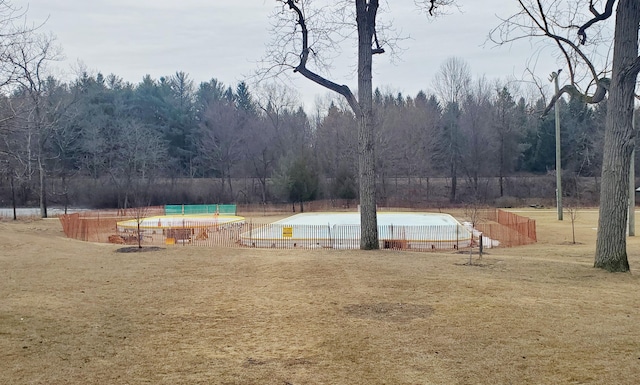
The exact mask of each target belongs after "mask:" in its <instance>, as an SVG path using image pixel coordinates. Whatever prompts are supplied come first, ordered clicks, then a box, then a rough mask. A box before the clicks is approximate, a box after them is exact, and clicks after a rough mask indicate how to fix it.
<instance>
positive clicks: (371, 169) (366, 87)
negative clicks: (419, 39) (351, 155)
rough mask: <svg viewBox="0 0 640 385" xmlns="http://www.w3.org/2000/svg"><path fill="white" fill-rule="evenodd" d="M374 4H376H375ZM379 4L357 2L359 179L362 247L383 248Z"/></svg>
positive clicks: (365, 248)
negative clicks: (376, 102) (377, 106)
mask: <svg viewBox="0 0 640 385" xmlns="http://www.w3.org/2000/svg"><path fill="white" fill-rule="evenodd" d="M372 3H374V2H372ZM375 3H376V4H369V7H367V2H366V1H364V0H358V1H356V12H357V14H356V21H357V23H358V103H359V104H360V116H359V119H358V140H359V142H358V155H359V156H358V158H359V177H360V178H359V180H360V226H361V231H360V248H361V249H362V250H372V249H378V248H380V245H379V242H378V218H377V213H376V173H375V153H374V142H373V90H372V89H373V86H372V82H371V67H372V56H373V53H372V48H371V44H372V37H373V31H374V28H375V14H376V13H375V11H376V10H375V9H371V7H376V8H377V2H375Z"/></svg>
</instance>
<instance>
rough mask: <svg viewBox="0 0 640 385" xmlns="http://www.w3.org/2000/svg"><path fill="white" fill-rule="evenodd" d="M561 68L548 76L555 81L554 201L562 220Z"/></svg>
mask: <svg viewBox="0 0 640 385" xmlns="http://www.w3.org/2000/svg"><path fill="white" fill-rule="evenodd" d="M561 71H562V69H559V70H558V72H555V71H554V72H552V73H551V76H550V77H549V81H550V82H555V86H556V96H557V99H556V105H555V107H554V109H555V110H556V202H557V204H558V220H559V221H561V220H562V164H561V162H562V158H561V156H560V95H558V94H559V93H560V86H559V85H558V75H560V72H561Z"/></svg>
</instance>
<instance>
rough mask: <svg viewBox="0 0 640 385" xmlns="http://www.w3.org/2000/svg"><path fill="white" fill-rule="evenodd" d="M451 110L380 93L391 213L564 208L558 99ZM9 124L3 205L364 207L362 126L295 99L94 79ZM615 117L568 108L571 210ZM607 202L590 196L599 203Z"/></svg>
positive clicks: (179, 78) (19, 110)
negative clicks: (558, 194)
mask: <svg viewBox="0 0 640 385" xmlns="http://www.w3.org/2000/svg"><path fill="white" fill-rule="evenodd" d="M455 61H457V62H458V64H460V63H462V64H464V63H463V62H462V61H461V60H460V59H456V60H455ZM441 71H446V67H445V66H443V68H442V69H441ZM451 99H452V100H449V101H446V99H445V97H443V95H442V94H441V95H437V94H435V93H430V94H428V93H426V92H419V93H418V94H417V95H414V96H405V95H402V94H389V93H383V92H381V91H380V90H376V91H375V94H374V104H375V111H376V131H375V135H376V161H377V165H376V166H377V172H378V176H377V177H378V178H377V179H378V189H379V195H380V198H381V201H382V202H384V201H387V200H392V201H394V202H396V201H397V202H398V203H402V202H403V201H405V202H408V203H415V202H422V204H428V201H429V200H430V199H431V200H434V201H437V202H442V201H443V200H446V201H448V202H449V203H451V204H459V203H464V202H469V201H474V202H476V201H477V202H482V203H487V204H494V203H495V202H496V199H499V198H501V197H518V198H528V197H529V198H541V199H545V198H547V199H549V198H550V199H553V194H554V187H553V183H552V181H553V177H552V175H553V174H554V172H555V171H554V170H555V133H554V130H555V120H554V115H553V114H548V115H547V116H545V117H542V116H541V111H542V110H543V109H544V108H545V101H544V99H543V98H539V99H537V100H527V99H525V98H524V97H523V96H519V95H517V94H512V91H511V90H510V89H509V86H508V85H500V83H499V82H493V83H491V82H489V81H487V80H486V79H483V78H480V79H475V80H471V79H470V78H469V81H468V82H467V83H466V84H465V86H464V88H463V92H461V93H459V94H458V95H456V96H455V98H453V97H452V98H451ZM0 109H1V110H0V111H2V116H3V119H2V121H1V122H0V124H1V126H0V127H1V130H0V140H1V142H0V165H1V169H0V175H1V177H2V180H3V183H2V185H3V188H2V189H1V190H0V194H1V196H0V199H1V202H2V204H3V205H8V204H10V202H11V199H12V196H13V197H15V200H16V202H17V205H19V206H28V205H37V203H38V199H39V191H40V183H41V182H42V183H44V185H45V186H44V187H45V189H44V190H45V194H46V195H45V199H48V200H50V201H51V202H52V203H55V204H58V205H60V204H70V205H82V206H88V207H94V206H95V207H129V206H131V205H140V204H142V205H146V204H164V203H206V202H221V203H222V202H240V203H267V202H301V201H307V200H313V199H355V198H356V197H357V181H356V175H357V172H356V171H357V153H356V151H357V150H356V149H357V134H356V132H357V131H356V122H355V117H354V116H353V114H352V113H351V112H350V110H349V108H348V107H347V106H345V105H344V104H341V103H340V102H339V101H337V100H336V101H330V102H328V104H327V105H326V106H325V107H324V108H322V107H318V108H317V111H316V112H315V113H314V114H308V113H307V112H306V111H304V110H303V109H302V108H301V107H300V106H299V105H297V104H296V100H295V99H294V98H293V97H292V96H291V94H290V91H289V90H287V89H286V88H285V87H278V86H275V85H270V86H265V87H262V88H260V90H259V92H257V93H256V94H253V93H252V92H251V90H250V89H249V87H248V85H247V84H246V83H245V82H240V83H238V84H237V85H235V86H227V85H224V84H222V83H221V82H219V81H217V80H216V79H212V80H210V81H209V82H203V83H200V84H198V85H196V84H194V82H193V81H192V80H190V79H189V76H188V75H187V74H185V73H183V72H177V73H175V74H174V75H171V76H167V77H162V78H160V79H152V78H151V77H150V76H146V77H145V78H144V79H143V80H142V81H141V82H140V83H138V84H131V83H127V82H124V81H122V80H121V79H120V78H119V77H118V76H116V75H113V74H112V75H109V76H106V77H105V76H103V75H101V74H97V75H95V76H94V75H90V74H88V73H83V74H81V75H80V76H79V77H78V78H77V79H76V80H74V81H73V82H70V83H64V82H60V81H58V80H56V79H55V78H53V77H50V76H49V77H46V78H45V79H43V81H42V84H40V85H38V89H37V92H34V91H33V90H30V89H29V88H27V87H16V88H15V89H14V90H13V92H12V93H11V94H10V95H8V96H5V97H3V98H2V99H1V100H0ZM605 114H606V111H605V104H604V103H600V104H598V105H596V106H595V107H590V106H587V105H585V104H584V103H582V102H580V101H578V100H573V99H570V100H568V101H565V100H564V99H561V100H560V119H561V124H562V160H563V162H562V165H563V173H564V175H565V178H564V180H565V182H564V183H565V184H566V186H565V189H564V193H565V195H566V196H578V197H579V195H580V191H579V190H580V188H579V186H580V183H579V181H580V180H587V181H590V180H591V179H592V178H593V180H594V181H596V182H597V176H598V175H599V173H600V163H601V156H602V155H601V153H602V146H603V144H602V140H603V127H604V116H605ZM41 174H42V175H41ZM545 176H546V177H545ZM533 177H536V178H533ZM203 180H206V181H203ZM198 181H199V182H198ZM549 182H551V183H549ZM529 184H532V185H529ZM587 184H591V183H590V182H587ZM47 186H49V188H48V189H47V188H46V187H47ZM187 186H191V187H187ZM193 186H201V187H200V188H195V187H193ZM412 186H413V187H412ZM195 190H198V191H197V192H196V191H195ZM200 190H204V191H200ZM549 190H551V191H549ZM594 191H597V188H596V187H595V186H592V187H585V194H583V199H584V200H585V203H586V204H593V203H595V202H596V200H597V193H595V192H594ZM587 193H588V194H587ZM416 194H419V195H422V196H416Z"/></svg>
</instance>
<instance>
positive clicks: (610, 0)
mask: <svg viewBox="0 0 640 385" xmlns="http://www.w3.org/2000/svg"><path fill="white" fill-rule="evenodd" d="M615 2H616V0H607V4H606V6H605V9H604V13H598V11H596V9H595V7H594V6H593V0H591V1H589V10H590V11H591V13H593V14H594V15H595V17H594V18H593V19H591V20H589V21H587V22H586V23H585V24H584V25H582V26H581V27H580V28H579V29H578V36H579V38H580V44H581V45H584V44H585V43H586V42H587V32H586V31H587V28H589V27H591V26H592V25H594V24H595V23H597V22H599V21H602V20H607V19H608V18H610V17H611V15H612V14H613V5H614V3H615Z"/></svg>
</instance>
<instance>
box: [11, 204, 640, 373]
mask: <svg viewBox="0 0 640 385" xmlns="http://www.w3.org/2000/svg"><path fill="white" fill-rule="evenodd" d="M519 214H520V215H524V216H529V217H532V218H534V219H536V220H537V224H538V229H537V230H538V239H539V242H538V243H537V244H535V245H530V246H523V247H517V248H510V249H507V248H504V249H500V248H498V249H492V250H489V251H488V253H487V254H486V255H484V257H483V258H482V260H478V257H477V256H474V257H473V258H474V263H475V264H474V265H473V266H469V265H466V264H465V263H466V262H468V255H466V254H457V253H413V252H399V251H389V250H385V251H375V252H363V251H353V250H351V251H337V250H271V249H270V250H261V249H242V248H232V249H224V248H218V249H212V248H196V247H185V246H174V247H168V248H166V249H163V250H160V251H155V252H146V253H118V252H116V250H117V249H118V248H119V247H120V246H118V245H109V244H95V243H85V242H80V241H75V240H69V239H66V238H64V235H63V234H62V229H61V226H60V223H59V222H58V221H57V220H56V219H47V220H32V221H20V222H18V223H13V222H9V221H3V222H0V373H1V374H0V383H3V384H4V383H6V384H229V385H231V384H238V385H239V384H243V385H244V384H279V385H287V384H289V385H302V384H367V385H372V384H407V385H409V384H411V385H416V384H637V383H638V381H640V380H639V379H638V378H640V295H639V294H638V293H639V292H640V280H639V278H638V275H637V274H636V273H635V271H636V269H640V237H632V238H628V250H629V253H630V255H629V259H630V264H631V268H632V273H631V274H611V273H607V272H604V271H600V270H597V269H594V268H593V267H592V265H593V251H594V248H595V234H596V231H595V227H596V225H597V211H596V210H586V209H585V210H580V211H579V212H578V216H577V219H576V240H577V242H579V243H578V244H573V243H572V235H571V221H570V218H569V216H568V215H565V220H564V221H562V222H558V221H557V220H556V219H555V215H556V213H555V210H536V209H528V210H524V209H523V212H520V213H519ZM263 219H264V218H263ZM639 235H640V234H639Z"/></svg>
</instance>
